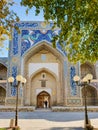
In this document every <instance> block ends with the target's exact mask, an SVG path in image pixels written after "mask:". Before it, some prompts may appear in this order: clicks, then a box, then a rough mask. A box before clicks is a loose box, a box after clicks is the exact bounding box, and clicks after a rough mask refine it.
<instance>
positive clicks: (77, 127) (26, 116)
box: [0, 111, 98, 130]
mask: <svg viewBox="0 0 98 130" xmlns="http://www.w3.org/2000/svg"><path fill="white" fill-rule="evenodd" d="M88 115H89V118H90V120H91V124H92V125H93V126H94V127H95V128H98V113H97V112H92V113H91V112H90V113H88ZM14 116H15V113H14V112H0V127H8V126H9V124H10V119H11V118H14ZM18 118H19V119H18V124H19V126H20V128H21V130H83V127H84V112H51V111H34V112H19V117H18Z"/></svg>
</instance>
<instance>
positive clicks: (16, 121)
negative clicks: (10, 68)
mask: <svg viewBox="0 0 98 130" xmlns="http://www.w3.org/2000/svg"><path fill="white" fill-rule="evenodd" d="M14 80H15V79H14V77H9V78H8V82H9V83H10V84H11V86H12V84H13V82H14ZM16 81H17V84H15V85H14V87H16V109H15V128H16V127H18V88H19V86H20V83H22V84H23V85H24V84H25V83H26V79H25V78H24V77H22V76H21V75H17V76H16Z"/></svg>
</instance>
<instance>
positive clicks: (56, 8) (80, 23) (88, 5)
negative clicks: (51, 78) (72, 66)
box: [21, 0, 98, 62]
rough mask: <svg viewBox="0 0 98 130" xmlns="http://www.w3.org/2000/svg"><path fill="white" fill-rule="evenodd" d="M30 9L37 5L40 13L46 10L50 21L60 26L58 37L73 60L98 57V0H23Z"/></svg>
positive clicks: (23, 3)
mask: <svg viewBox="0 0 98 130" xmlns="http://www.w3.org/2000/svg"><path fill="white" fill-rule="evenodd" d="M21 5H23V6H26V7H27V12H28V11H29V10H30V9H31V8H32V7H33V6H34V7H36V15H37V14H39V13H40V10H43V12H44V17H45V19H46V20H47V21H49V20H53V22H54V25H55V24H56V25H57V26H58V27H59V28H60V29H61V33H60V35H57V36H56V37H55V38H54V43H53V45H54V46H55V44H56V40H59V43H60V44H61V45H63V43H64V42H66V45H63V46H62V48H63V49H64V50H66V52H67V55H68V58H69V60H70V61H72V62H77V61H79V60H80V61H82V62H85V61H91V62H95V61H97V60H98V0H22V1H21Z"/></svg>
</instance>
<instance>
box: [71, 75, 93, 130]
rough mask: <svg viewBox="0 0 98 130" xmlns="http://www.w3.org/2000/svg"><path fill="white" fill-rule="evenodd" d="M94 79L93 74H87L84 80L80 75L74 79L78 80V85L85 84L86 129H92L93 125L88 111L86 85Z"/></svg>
mask: <svg viewBox="0 0 98 130" xmlns="http://www.w3.org/2000/svg"><path fill="white" fill-rule="evenodd" d="M92 79H93V76H92V74H87V75H86V76H85V77H84V78H83V79H82V80H80V77H79V76H77V75H75V76H74V77H73V80H74V81H75V82H76V84H77V85H78V86H84V105H85V130H92V129H93V127H92V126H91V124H89V119H88V113H87V96H86V86H87V85H88V84H89V83H90V82H91V80H92Z"/></svg>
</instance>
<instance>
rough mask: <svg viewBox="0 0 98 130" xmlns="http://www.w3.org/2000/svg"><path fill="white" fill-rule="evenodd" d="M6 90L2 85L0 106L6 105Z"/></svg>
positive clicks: (0, 88) (0, 87)
mask: <svg viewBox="0 0 98 130" xmlns="http://www.w3.org/2000/svg"><path fill="white" fill-rule="evenodd" d="M5 97H6V90H5V89H4V87H2V86H1V85H0V105H4V104H5Z"/></svg>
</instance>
